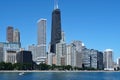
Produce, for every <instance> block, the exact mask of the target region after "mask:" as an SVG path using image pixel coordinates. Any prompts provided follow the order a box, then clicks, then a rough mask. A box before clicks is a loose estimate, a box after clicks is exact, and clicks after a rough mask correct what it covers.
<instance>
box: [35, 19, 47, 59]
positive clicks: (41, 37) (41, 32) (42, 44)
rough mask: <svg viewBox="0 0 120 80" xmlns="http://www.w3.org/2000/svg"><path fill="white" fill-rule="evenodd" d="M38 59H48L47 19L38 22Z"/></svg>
mask: <svg viewBox="0 0 120 80" xmlns="http://www.w3.org/2000/svg"><path fill="white" fill-rule="evenodd" d="M37 46H38V48H39V49H38V54H39V56H38V57H46V19H40V20H38V44H37Z"/></svg>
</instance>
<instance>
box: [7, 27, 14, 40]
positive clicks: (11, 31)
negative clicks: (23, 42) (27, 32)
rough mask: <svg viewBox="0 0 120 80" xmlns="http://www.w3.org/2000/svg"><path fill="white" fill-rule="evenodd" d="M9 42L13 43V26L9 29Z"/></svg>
mask: <svg viewBox="0 0 120 80" xmlns="http://www.w3.org/2000/svg"><path fill="white" fill-rule="evenodd" d="M7 41H8V42H13V27H11V26H8V27H7Z"/></svg>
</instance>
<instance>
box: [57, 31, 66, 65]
mask: <svg viewBox="0 0 120 80" xmlns="http://www.w3.org/2000/svg"><path fill="white" fill-rule="evenodd" d="M61 35H62V39H61V41H60V43H57V44H56V64H57V65H65V63H66V62H65V61H66V60H65V58H64V57H65V55H66V43H65V34H64V32H62V33H61Z"/></svg>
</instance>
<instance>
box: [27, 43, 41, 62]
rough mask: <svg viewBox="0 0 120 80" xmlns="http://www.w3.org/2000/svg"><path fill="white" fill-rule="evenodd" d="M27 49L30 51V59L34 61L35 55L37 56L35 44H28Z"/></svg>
mask: <svg viewBox="0 0 120 80" xmlns="http://www.w3.org/2000/svg"><path fill="white" fill-rule="evenodd" d="M28 50H29V51H31V52H32V60H33V61H34V62H35V61H36V59H37V57H38V56H39V55H38V53H37V46H36V45H34V44H33V45H30V46H29V47H28Z"/></svg>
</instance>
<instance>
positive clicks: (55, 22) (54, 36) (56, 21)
mask: <svg viewBox="0 0 120 80" xmlns="http://www.w3.org/2000/svg"><path fill="white" fill-rule="evenodd" d="M60 40H61V12H60V9H58V5H57V3H56V4H55V9H54V10H53V12H52V31H51V49H50V52H52V53H56V44H57V43H59V42H60Z"/></svg>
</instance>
